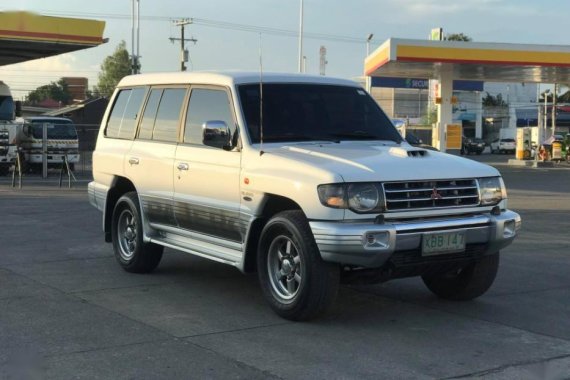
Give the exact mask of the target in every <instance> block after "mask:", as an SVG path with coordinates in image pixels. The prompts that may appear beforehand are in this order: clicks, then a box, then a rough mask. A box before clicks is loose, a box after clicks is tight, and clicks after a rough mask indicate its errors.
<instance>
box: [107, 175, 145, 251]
mask: <svg viewBox="0 0 570 380" xmlns="http://www.w3.org/2000/svg"><path fill="white" fill-rule="evenodd" d="M131 191H135V192H136V191H137V189H136V187H135V185H134V184H133V182H132V181H131V180H129V179H128V178H126V177H121V176H116V177H115V178H113V182H112V184H111V187H110V188H109V192H108V193H107V201H106V202H105V214H104V215H105V221H104V232H105V241H106V242H108V243H110V242H111V241H112V236H111V223H112V220H113V210H114V209H115V205H116V204H117V201H118V200H119V198H121V197H122V196H123V195H124V194H126V193H128V192H131Z"/></svg>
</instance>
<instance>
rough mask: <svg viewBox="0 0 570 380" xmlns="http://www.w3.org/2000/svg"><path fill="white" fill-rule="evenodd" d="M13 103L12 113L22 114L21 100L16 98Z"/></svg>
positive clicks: (18, 115) (17, 115)
mask: <svg viewBox="0 0 570 380" xmlns="http://www.w3.org/2000/svg"><path fill="white" fill-rule="evenodd" d="M14 105H15V108H16V109H15V111H14V113H15V114H16V117H20V116H22V102H21V101H20V100H16V101H15V102H14Z"/></svg>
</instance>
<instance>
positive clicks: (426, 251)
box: [88, 72, 521, 320]
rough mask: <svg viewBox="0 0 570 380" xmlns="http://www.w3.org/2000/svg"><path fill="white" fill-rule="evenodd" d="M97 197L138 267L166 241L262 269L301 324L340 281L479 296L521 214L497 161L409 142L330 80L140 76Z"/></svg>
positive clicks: (133, 79) (360, 98) (109, 144)
mask: <svg viewBox="0 0 570 380" xmlns="http://www.w3.org/2000/svg"><path fill="white" fill-rule="evenodd" d="M88 194H89V200H90V202H91V204H92V205H94V206H95V207H97V208H98V209H99V210H100V211H102V213H103V217H102V221H103V223H102V227H103V232H104V236H105V240H106V241H107V242H111V243H112V246H113V251H114V254H115V258H116V260H117V262H118V264H119V265H120V266H121V267H122V268H123V269H124V270H126V271H128V272H136V273H147V272H151V271H153V270H154V269H155V268H156V267H157V266H158V265H159V263H160V260H161V258H162V254H163V248H164V247H168V248H171V249H176V250H179V251H182V252H186V253H188V254H192V255H197V256H200V257H203V258H206V259H210V260H214V261H217V262H219V263H223V264H228V265H231V266H234V267H236V268H238V269H239V270H241V271H242V272H257V275H258V278H259V284H260V286H261V289H262V292H263V295H264V297H265V298H266V300H267V302H268V304H269V305H270V306H271V308H272V309H273V310H274V311H275V312H276V313H277V314H278V315H280V316H282V317H283V318H286V319H291V320H308V319H311V318H314V317H316V316H318V315H320V314H322V313H323V312H324V311H325V310H326V309H327V308H328V307H329V306H330V305H331V304H332V302H333V301H334V299H335V297H336V296H337V292H338V289H339V284H340V283H341V281H342V282H343V283H378V282H382V281H387V280H390V279H396V278H403V277H410V276H421V277H422V279H423V281H424V283H425V284H426V286H427V287H428V289H430V290H431V291H432V292H433V293H434V294H436V295H437V296H439V297H442V298H445V299H451V300H469V299H473V298H476V297H479V296H480V295H482V294H484V293H485V292H486V291H487V290H488V289H489V287H490V286H491V285H492V283H493V281H494V279H495V275H496V273H497V270H498V266H499V252H500V250H501V249H503V248H504V247H506V246H508V245H509V244H510V243H511V242H512V241H513V240H514V239H515V237H516V235H517V231H518V230H519V228H520V225H521V219H520V216H519V215H518V214H517V213H515V212H513V211H510V210H508V209H507V193H506V189H505V185H504V182H503V180H502V178H501V174H500V173H499V172H498V171H497V169H495V168H493V167H491V166H487V165H484V164H482V163H479V162H475V161H472V160H466V159H462V158H460V157H453V156H450V155H447V154H443V153H440V152H436V151H430V150H426V149H420V148H416V147H413V146H411V145H410V144H408V143H407V142H406V141H405V140H404V139H403V138H402V136H401V135H400V134H399V133H398V131H397V130H396V128H395V127H394V126H393V125H392V123H391V122H390V119H389V118H388V117H387V116H386V114H385V113H384V112H383V111H382V109H381V108H380V107H379V106H378V104H377V103H376V102H375V101H374V99H373V98H372V97H371V96H370V95H369V94H368V93H367V92H366V91H364V90H363V89H362V88H361V87H360V86H359V85H358V84H356V83H355V82H353V81H349V80H343V79H335V78H331V77H324V76H309V75H294V74H264V75H263V82H262V83H260V76H259V73H239V72H233V73H206V72H203V73H165V74H142V75H133V76H127V77H125V78H123V79H122V80H121V81H120V83H119V85H118V87H117V89H116V90H115V92H114V94H113V96H112V98H111V101H110V102H109V106H108V109H107V111H106V113H105V116H104V117H103V120H102V123H101V128H100V131H99V135H98V140H97V145H96V149H95V152H94V153H93V182H91V183H89V186H88ZM211 281H216V279H215V278H212V279H211ZM215 288H218V287H216V286H213V287H212V289H215ZM206 296H207V295H206ZM222 310H223V311H224V312H230V313H231V310H227V309H223V305H221V306H220V312H222Z"/></svg>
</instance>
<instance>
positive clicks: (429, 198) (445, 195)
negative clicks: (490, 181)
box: [383, 179, 479, 212]
mask: <svg viewBox="0 0 570 380" xmlns="http://www.w3.org/2000/svg"><path fill="white" fill-rule="evenodd" d="M383 187H384V198H385V200H386V211H388V212H389V211H408V210H418V209H434V208H445V207H469V206H477V205H479V189H478V186H477V180H475V179H449V180H433V181H407V182H385V183H384V184H383Z"/></svg>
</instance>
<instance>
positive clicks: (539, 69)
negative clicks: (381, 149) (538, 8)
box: [364, 38, 570, 151]
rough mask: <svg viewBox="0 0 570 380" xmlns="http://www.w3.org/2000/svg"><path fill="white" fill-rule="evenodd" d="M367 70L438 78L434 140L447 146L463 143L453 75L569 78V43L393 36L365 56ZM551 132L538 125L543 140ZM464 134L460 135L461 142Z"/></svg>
mask: <svg viewBox="0 0 570 380" xmlns="http://www.w3.org/2000/svg"><path fill="white" fill-rule="evenodd" d="M364 73H365V75H366V76H370V77H372V78H371V81H374V80H375V78H377V77H379V78H384V77H389V78H423V79H434V80H438V81H439V86H438V94H437V95H436V96H437V98H436V99H437V101H436V103H438V107H437V108H438V112H437V113H438V123H437V124H436V126H435V128H434V131H433V134H432V136H433V141H432V145H434V146H435V147H437V148H438V149H440V150H441V151H445V150H446V149H457V148H458V147H457V142H458V140H457V129H455V128H453V129H451V128H452V127H455V125H453V122H452V107H453V103H454V102H455V99H454V98H453V86H454V81H481V82H485V81H488V82H510V83H515V82H519V83H521V82H524V83H570V46H556V45H527V44H507V43H476V42H463V41H427V40H411V39H395V38H391V39H389V40H387V41H386V42H384V43H383V44H382V45H381V46H380V47H378V48H377V49H376V50H375V51H374V52H372V53H371V54H370V55H369V56H368V57H367V58H366V60H365V63H364ZM448 129H449V134H448ZM452 135H453V137H452ZM548 136H549V132H548V131H544V130H541V127H539V140H540V141H543V140H544V139H545V137H548ZM448 137H449V138H448ZM460 139H461V135H459V144H460ZM452 140H453V141H452Z"/></svg>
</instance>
